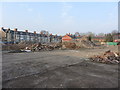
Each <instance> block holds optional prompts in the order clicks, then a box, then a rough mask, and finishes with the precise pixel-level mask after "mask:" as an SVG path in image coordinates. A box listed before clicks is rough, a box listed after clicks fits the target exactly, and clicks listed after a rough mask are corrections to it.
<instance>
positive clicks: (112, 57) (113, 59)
mask: <svg viewBox="0 0 120 90" xmlns="http://www.w3.org/2000/svg"><path fill="white" fill-rule="evenodd" d="M89 59H90V60H91V61H95V62H101V63H109V64H110V63H112V64H118V63H120V53H118V52H111V51H110V50H108V51H106V52H105V53H104V54H102V55H94V56H93V57H90V58H89Z"/></svg>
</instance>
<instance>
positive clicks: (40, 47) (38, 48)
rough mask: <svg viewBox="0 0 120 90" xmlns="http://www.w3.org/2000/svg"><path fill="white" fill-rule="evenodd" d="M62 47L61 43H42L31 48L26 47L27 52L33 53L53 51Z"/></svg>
mask: <svg viewBox="0 0 120 90" xmlns="http://www.w3.org/2000/svg"><path fill="white" fill-rule="evenodd" d="M60 47H61V44H60V43H52V44H41V43H37V44H33V45H31V46H28V47H26V48H25V49H26V50H31V51H41V50H42V51H45V50H46V51H51V50H54V49H58V48H60Z"/></svg>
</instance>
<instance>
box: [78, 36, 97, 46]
mask: <svg viewBox="0 0 120 90" xmlns="http://www.w3.org/2000/svg"><path fill="white" fill-rule="evenodd" d="M77 45H78V46H80V47H83V48H94V47H95V46H96V44H95V43H94V42H92V41H90V40H89V39H88V37H87V36H83V37H82V38H81V39H79V40H78V42H77Z"/></svg>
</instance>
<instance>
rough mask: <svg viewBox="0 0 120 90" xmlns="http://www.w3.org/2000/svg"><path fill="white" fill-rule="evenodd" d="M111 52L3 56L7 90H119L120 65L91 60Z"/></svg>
mask: <svg viewBox="0 0 120 90" xmlns="http://www.w3.org/2000/svg"><path fill="white" fill-rule="evenodd" d="M109 49H110V50H112V51H117V47H108V48H104V49H84V50H82V49H81V50H55V51H44V52H34V53H33V52H31V53H3V61H2V69H3V76H2V77H3V88H116V87H118V65H112V64H102V63H95V62H91V61H89V60H88V59H87V58H88V57H89V56H92V55H95V54H99V53H103V52H104V51H106V50H109Z"/></svg>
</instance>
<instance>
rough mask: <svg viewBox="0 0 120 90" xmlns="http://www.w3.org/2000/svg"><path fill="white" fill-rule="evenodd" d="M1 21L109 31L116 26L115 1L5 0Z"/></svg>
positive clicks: (60, 30)
mask: <svg viewBox="0 0 120 90" xmlns="http://www.w3.org/2000/svg"><path fill="white" fill-rule="evenodd" d="M0 5H1V6H2V25H1V26H3V27H5V28H11V29H13V28H18V29H19V30H26V29H27V30H29V31H30V32H33V31H37V33H39V32H40V31H41V30H47V31H49V32H50V33H53V34H58V35H64V34H66V33H75V32H80V33H85V32H88V31H91V32H94V33H101V32H102V33H108V32H111V31H112V30H118V3H117V2H4V3H0Z"/></svg>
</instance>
